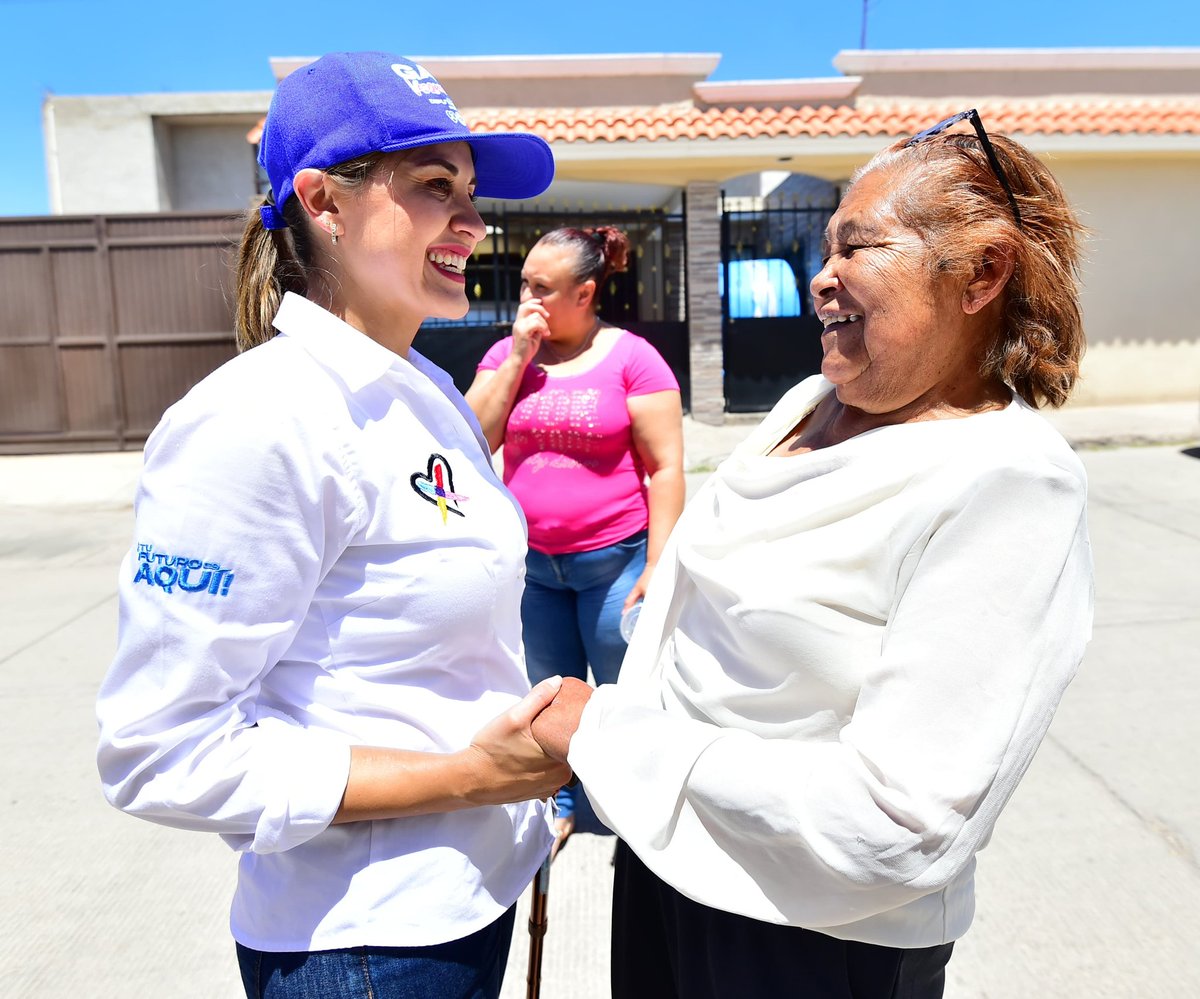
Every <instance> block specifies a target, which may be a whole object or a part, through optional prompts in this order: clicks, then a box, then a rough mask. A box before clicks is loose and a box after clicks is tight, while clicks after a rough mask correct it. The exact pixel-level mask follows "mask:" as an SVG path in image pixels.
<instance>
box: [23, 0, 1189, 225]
mask: <svg viewBox="0 0 1200 999" xmlns="http://www.w3.org/2000/svg"><path fill="white" fill-rule="evenodd" d="M414 10H416V11H419V13H416V14H415V15H414V14H411V13H410V12H412V11H414ZM862 12H863V0H825V2H824V3H816V2H810V0H756V2H754V3H746V2H739V0H721V2H714V0H610V2H608V3H607V4H606V3H604V2H600V3H588V4H582V3H553V2H549V0H539V2H526V3H513V2H508V3H497V2H495V0H491V2H487V3H482V2H473V0H472V2H458V3H425V4H413V3H404V2H402V0H390V2H386V3H380V2H375V0H350V2H346V3H333V2H329V0H324V2H320V3H313V2H309V0H287V2H283V3H275V4H270V5H268V4H263V3H255V2H253V0H240V2H238V0H203V2H200V3H168V2H163V0H160V2H157V3H154V2H151V3H146V2H133V0H104V2H100V0H0V19H2V21H0V24H2V30H0V35H2V37H4V39H5V45H4V50H3V54H2V55H0V136H3V138H2V139H0V147H2V148H3V150H4V155H3V158H2V162H3V164H4V183H3V185H0V217H3V216H9V215H37V214H43V213H45V212H46V211H48V203H47V198H46V179H45V168H44V160H43V147H42V131H41V106H42V100H43V97H44V95H46V94H47V93H57V94H117V93H143V92H155V91H192V90H267V89H270V88H271V86H272V85H273V82H274V81H273V79H272V77H271V72H270V68H269V65H268V59H269V58H270V57H271V56H288V55H319V54H320V53H322V52H328V51H335V50H339V49H367V48H370V49H384V50H387V51H392V52H398V53H400V54H403V55H421V56H428V55H504V54H519V55H541V54H551V53H594V52H719V53H721V54H722V59H721V62H720V64H719V66H718V67H717V70H716V72H715V73H714V74H713V79H718V80H744V79H778V78H791V77H803V76H834V75H836V73H837V71H836V70H835V69H834V68H833V57H834V56H835V55H836V54H837V53H838V52H839V51H840V50H842V49H854V48H858V47H859V38H860V31H861V29H862ZM1110 45H1169V46H1177V45H1193V46H1197V45H1200V3H1198V2H1197V0H1136V2H1128V0H990V2H989V0H869V7H868V17H867V47H868V48H873V49H896V48H975V47H1003V48H1008V47H1024V46H1036V47H1042V46H1050V47H1069V46H1110Z"/></svg>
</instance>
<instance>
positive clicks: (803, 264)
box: [721, 195, 833, 413]
mask: <svg viewBox="0 0 1200 999" xmlns="http://www.w3.org/2000/svg"><path fill="white" fill-rule="evenodd" d="M721 201H722V209H721V315H722V333H723V336H722V340H723V349H724V356H725V408H726V409H727V410H728V411H729V412H731V413H752V412H761V411H763V410H768V409H770V408H771V407H772V406H774V405H775V403H776V402H778V401H779V399H780V397H781V396H782V395H783V394H784V393H785V392H786V391H787V390H788V389H789V388H791V387H792V386H793V385H795V384H796V382H798V381H800V380H801V379H802V378H805V377H807V376H808V375H811V374H815V373H816V372H818V371H820V370H821V324H820V322H819V321H818V320H817V318H816V316H815V315H814V313H813V307H812V299H811V298H810V297H809V294H808V284H809V281H810V280H811V278H812V277H813V275H814V274H815V273H816V272H817V270H819V268H820V245H821V235H822V233H823V232H824V230H825V225H826V223H827V222H828V221H829V217H830V215H831V214H832V213H833V208H832V207H831V206H830V205H828V204H826V205H821V206H814V205H812V204H801V203H792V204H790V205H789V204H779V203H775V204H771V203H769V202H768V204H767V205H766V206H764V207H743V206H744V205H745V204H746V201H747V199H738V198H728V197H726V196H724V195H722V199H721Z"/></svg>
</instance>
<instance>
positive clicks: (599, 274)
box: [534, 225, 629, 312]
mask: <svg viewBox="0 0 1200 999" xmlns="http://www.w3.org/2000/svg"><path fill="white" fill-rule="evenodd" d="M534 245H535V246H567V247H570V248H571V249H572V250H574V251H575V266H574V267H573V268H572V269H571V275H572V277H574V279H575V283H576V284H583V282H584V281H595V282H596V291H595V293H594V294H593V295H592V308H594V309H596V311H597V312H598V311H599V310H600V291H601V289H602V288H603V287H604V282H605V281H607V280H608V279H609V278H610V277H611V276H612V275H613V274H620V273H622V272H623V271H625V270H626V268H628V266H629V237H628V236H627V235H625V233H624V232H622V231H621V230H620V229H618V228H617V227H616V226H612V225H598V226H595V227H589V228H586V229H573V228H571V227H569V226H564V227H562V228H560V229H552V230H551V231H550V232H548V233H546V235H544V236H543V237H542V238H541V239H539V240H538V241H537V243H536V244H534Z"/></svg>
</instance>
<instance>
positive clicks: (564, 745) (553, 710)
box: [530, 676, 592, 763]
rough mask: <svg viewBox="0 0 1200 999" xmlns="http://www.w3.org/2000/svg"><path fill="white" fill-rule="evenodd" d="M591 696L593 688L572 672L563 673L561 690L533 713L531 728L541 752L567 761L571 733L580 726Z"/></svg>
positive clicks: (554, 758)
mask: <svg viewBox="0 0 1200 999" xmlns="http://www.w3.org/2000/svg"><path fill="white" fill-rule="evenodd" d="M591 696H592V688H591V687H590V686H589V685H588V684H586V683H584V682H583V681H582V680H577V679H575V677H573V676H564V677H563V680H562V686H561V687H559V688H558V693H557V694H555V695H554V700H552V701H551V702H550V703H549V704H548V705H547V706H546V707H544V708H542V710H541V711H540V712H539V713H538V714H537V715H536V716H534V719H533V723H532V724H531V725H530V731H532V732H533V737H534V738H535V739H536V740H537V742H538V745H539V746H541V747H542V752H544V753H545V754H546V755H547V756H549V757H550V758H551V759H552V760H558V761H559V762H560V763H565V762H566V761H567V750H568V749H569V748H570V746H571V736H573V735H574V734H575V730H576V729H577V728H579V718H580V716H581V715H582V714H583V709H584V708H585V707H586V706H587V702H588V698H590V697H591Z"/></svg>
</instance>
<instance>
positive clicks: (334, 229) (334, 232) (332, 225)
mask: <svg viewBox="0 0 1200 999" xmlns="http://www.w3.org/2000/svg"><path fill="white" fill-rule="evenodd" d="M329 235H330V236H332V237H333V245H334V246H337V241H338V233H337V223H336V222H330V223H329Z"/></svg>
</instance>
